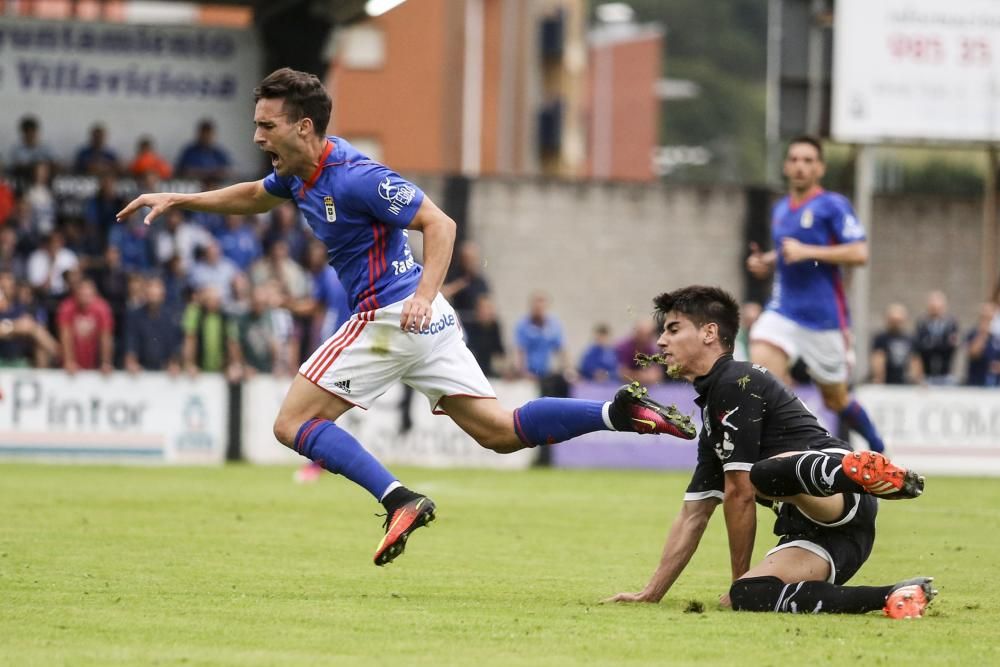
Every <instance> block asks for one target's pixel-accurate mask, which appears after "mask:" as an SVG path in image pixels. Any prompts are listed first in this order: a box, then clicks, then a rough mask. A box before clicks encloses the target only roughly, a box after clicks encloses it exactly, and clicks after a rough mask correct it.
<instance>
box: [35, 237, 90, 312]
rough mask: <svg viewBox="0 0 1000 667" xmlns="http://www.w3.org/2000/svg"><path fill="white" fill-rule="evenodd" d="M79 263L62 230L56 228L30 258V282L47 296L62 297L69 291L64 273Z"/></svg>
mask: <svg viewBox="0 0 1000 667" xmlns="http://www.w3.org/2000/svg"><path fill="white" fill-rule="evenodd" d="M78 264H79V261H78V260H77V257H76V254H74V253H73V251H71V250H69V249H67V248H66V247H65V241H64V239H63V234H62V232H61V231H59V230H58V229H57V230H54V231H53V232H52V233H51V234H49V235H48V236H47V237H45V239H44V240H43V243H42V245H41V247H39V248H38V249H37V250H35V252H33V253H31V256H30V257H29V258H28V282H29V283H31V286H32V287H34V288H35V289H37V290H39V292H40V293H41V294H43V295H45V296H48V297H62V296H63V295H65V294H66V292H67V291H68V288H67V286H66V281H65V278H64V274H65V273H66V271H69V270H71V269H75V268H76V267H77V265H78Z"/></svg>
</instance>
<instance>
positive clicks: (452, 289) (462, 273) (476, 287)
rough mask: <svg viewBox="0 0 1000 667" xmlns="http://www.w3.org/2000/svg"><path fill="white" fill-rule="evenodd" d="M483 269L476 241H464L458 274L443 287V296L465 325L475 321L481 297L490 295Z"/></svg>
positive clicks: (459, 249) (460, 252) (460, 251)
mask: <svg viewBox="0 0 1000 667" xmlns="http://www.w3.org/2000/svg"><path fill="white" fill-rule="evenodd" d="M482 268H483V260H482V257H481V255H480V252H479V246H478V245H477V244H476V242H475V241H463V242H462V244H461V245H460V246H459V247H458V269H459V270H458V273H457V274H456V275H455V277H454V279H452V280H449V281H448V282H447V283H445V284H444V285H443V286H442V287H441V294H443V295H444V297H445V298H446V299H448V302H449V303H451V305H452V307H453V308H454V309H455V312H456V313H458V317H459V319H460V320H461V321H462V324H463V325H464V324H465V323H466V322H471V321H472V320H473V319H474V317H475V311H476V308H477V307H478V304H479V297H480V296H482V295H483V294H489V293H490V286H489V283H487V282H486V279H485V278H483V276H482V273H481V272H482Z"/></svg>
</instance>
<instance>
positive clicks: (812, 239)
mask: <svg viewBox="0 0 1000 667" xmlns="http://www.w3.org/2000/svg"><path fill="white" fill-rule="evenodd" d="M825 170H826V165H825V164H824V162H823V147H822V145H821V144H820V143H819V140H817V139H815V138H813V137H809V136H803V137H798V138H796V139H793V140H792V141H791V143H790V144H789V145H788V153H787V154H786V155H785V165H784V172H785V177H786V178H787V179H788V188H789V193H788V195H787V196H786V197H784V198H783V199H782V200H781V201H779V202H778V204H777V205H776V206H775V207H774V211H773V213H772V216H771V234H772V238H773V240H774V249H773V250H771V251H769V252H761V251H760V249H759V248H758V247H757V246H756V244H754V245H752V246H751V254H750V257H749V258H748V259H747V269H748V270H749V271H750V273H751V274H753V275H754V276H755V277H757V278H766V277H768V276H770V275H771V274H772V273H773V274H774V276H775V280H774V289H773V291H772V294H771V300H770V302H768V304H767V307H766V308H765V310H764V313H763V314H762V315H761V316H760V318H759V319H758V320H757V322H756V323H755V324H754V326H753V328H752V329H751V330H750V358H751V360H752V361H753V362H754V363H756V364H760V365H761V366H764V367H765V368H767V369H768V370H769V371H771V373H773V374H774V375H775V376H777V377H778V378H781V379H782V380H783V381H784V382H785V384H790V375H789V370H790V368H791V366H792V365H793V364H795V362H796V361H798V360H799V359H802V360H803V361H804V362H805V364H806V367H807V368H808V369H809V374H810V375H811V376H812V378H813V381H815V383H816V386H817V387H819V390H820V393H821V394H822V395H823V402H824V403H825V404H826V407H827V408H829V409H830V410H833V411H834V412H836V413H837V414H838V415H839V416H840V418H841V419H842V420H843V421H844V423H845V424H846V425H847V426H848V428H850V429H852V430H854V431H857V432H858V433H860V434H861V436H862V437H864V439H865V440H867V441H868V446H869V447H870V448H871V449H872V450H873V451H876V452H881V451H884V450H885V445H884V444H883V442H882V438H881V437H879V434H878V431H877V430H876V429H875V425H874V424H873V423H872V420H871V419H870V418H869V417H868V413H867V412H865V410H864V408H862V407H861V405H860V404H859V403H858V402H857V401H856V400H855V399H854V398H853V397H852V396H851V393H850V390H849V388H848V374H849V370H850V369H849V363H848V348H849V344H850V342H849V338H850V332H849V329H848V327H849V319H848V312H847V298H846V295H845V293H844V282H843V271H842V269H841V267H844V266H860V265H863V264H866V263H867V262H868V242H867V240H866V237H865V229H864V227H863V226H862V225H861V223H860V222H859V221H858V218H857V216H855V214H854V210H853V209H852V208H851V204H850V202H848V201H847V198H846V197H844V196H843V195H840V194H837V193H836V192H827V191H826V190H824V189H823V188H822V187H820V184H819V183H820V179H821V178H822V177H823V173H824V172H825Z"/></svg>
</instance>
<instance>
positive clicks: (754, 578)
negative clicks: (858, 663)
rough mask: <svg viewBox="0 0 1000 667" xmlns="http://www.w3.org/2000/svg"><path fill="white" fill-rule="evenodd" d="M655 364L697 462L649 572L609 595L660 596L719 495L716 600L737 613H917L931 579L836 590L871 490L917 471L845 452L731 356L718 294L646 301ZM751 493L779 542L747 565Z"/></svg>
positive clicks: (853, 553)
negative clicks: (721, 523) (676, 403)
mask: <svg viewBox="0 0 1000 667" xmlns="http://www.w3.org/2000/svg"><path fill="white" fill-rule="evenodd" d="M654 304H655V305H656V313H657V318H658V322H659V324H660V325H661V327H662V332H663V333H662V335H661V336H660V339H659V341H657V344H658V345H659V347H660V350H661V355H660V357H659V361H661V363H664V364H665V365H666V366H667V370H668V373H669V374H670V375H672V376H673V377H676V378H683V379H686V380H688V381H691V382H693V383H694V387H695V390H696V391H697V393H698V397H697V399H696V403H697V404H698V405H699V406H700V407H701V410H702V424H703V425H702V431H701V433H700V435H699V440H698V464H697V467H696V468H695V471H694V475H693V477H692V479H691V483H690V484H689V486H688V489H687V492H686V493H685V495H684V505H683V507H682V508H681V512H680V514H679V515H678V517H677V519H676V520H675V521H674V524H673V526H672V527H671V529H670V533H669V535H668V537H667V543H666V546H665V547H664V550H663V555H662V558H661V560H660V563H659V566H658V567H657V568H656V572H655V573H654V574H653V576H652V578H651V580H650V581H649V583H648V584H647V585H646V587H645V588H644V589H643V590H642V591H640V592H638V593H620V594H618V595H616V596H614V597H613V598H611V600H613V601H616V602H659V601H660V600H661V599H662V598H663V596H664V595H665V594H666V592H667V591H668V590H669V588H670V586H671V585H672V584H673V583H674V581H675V580H676V579H677V577H678V576H679V575H680V573H681V572H682V571H683V569H684V567H685V566H686V565H687V563H688V561H689V560H690V558H691V556H692V555H693V554H694V552H695V550H697V548H698V543H699V541H700V540H701V536H702V534H703V533H704V531H705V526H706V525H707V524H708V520H709V518H710V517H711V515H712V512H713V511H714V510H715V508H716V506H717V505H718V504H719V503H720V502H721V503H722V505H723V512H724V514H725V518H726V528H727V532H728V534H729V551H730V560H731V565H732V575H733V584H732V586H731V588H730V589H729V592H728V593H727V594H726V595H723V596H722V599H721V602H722V604H723V605H726V606H732V608H733V609H736V610H743V611H778V612H792V613H796V612H801V613H817V612H823V613H854V614H857V613H865V612H869V611H875V610H879V609H882V610H883V611H884V612H885V614H886V615H887V616H890V617H893V618H913V617H919V616H922V615H923V613H924V610H925V608H926V606H927V604H928V603H929V602H930V600H931V598H933V597H934V595H935V594H936V591H935V590H933V589H932V588H931V581H932V580H931V578H929V577H919V578H915V579H909V580H906V581H902V582H899V583H896V584H891V585H886V586H845V585H844V584H845V583H847V581H848V580H849V579H850V578H851V577H852V576H854V574H855V573H856V572H857V571H858V570H859V569H860V568H861V566H862V564H864V562H865V560H867V558H868V556H869V554H871V551H872V546H873V544H874V541H875V515H876V514H877V512H878V501H877V499H878V498H882V499H885V500H895V499H904V498H916V497H917V496H919V495H920V494H921V493H922V492H923V488H924V479H923V477H921V476H919V475H917V474H916V473H914V472H912V471H909V470H905V469H903V468H901V467H899V466H896V465H894V464H893V463H892V462H890V461H889V460H888V459H887V458H885V457H884V456H882V455H881V454H878V453H875V452H868V451H865V452H852V451H850V448H849V446H848V445H847V444H846V443H844V442H842V441H841V440H838V439H837V438H834V437H832V436H831V435H830V434H829V433H828V432H827V431H826V430H825V429H824V428H823V427H822V426H820V424H819V422H818V421H817V420H816V417H815V416H814V415H813V414H812V413H811V412H810V411H809V410H808V409H807V408H806V407H805V405H804V404H803V403H802V401H801V400H800V399H799V398H797V397H796V396H795V395H794V394H793V393H792V392H791V391H789V390H788V389H787V388H786V387H785V386H784V385H783V384H782V383H781V382H779V381H778V380H776V379H775V378H774V377H772V376H771V375H770V374H769V373H768V372H767V370H766V369H764V368H763V367H760V366H754V365H752V364H750V363H747V362H738V361H734V360H733V357H732V350H733V342H734V340H735V339H736V333H737V331H738V329H739V306H738V305H737V303H736V301H735V300H734V299H733V298H732V296H730V295H729V294H728V293H726V292H725V291H723V290H721V289H719V288H714V287H702V286H692V287H686V288H683V289H679V290H676V291H674V292H668V293H664V294H661V295H660V296H658V297H657V298H656V299H655V300H654ZM755 500H757V501H760V502H762V503H764V504H766V505H767V506H769V507H772V508H773V509H774V510H775V512H776V514H777V520H776V521H775V525H774V532H775V534H776V535H778V536H779V540H778V544H777V546H775V548H774V549H771V550H770V551H769V552H768V553H767V555H766V556H765V557H764V560H763V562H761V563H760V564H758V565H756V566H755V567H753V568H751V567H750V557H751V553H752V552H753V542H754V535H755V532H756V527H757V515H756V506H755Z"/></svg>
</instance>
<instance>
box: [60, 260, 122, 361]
mask: <svg viewBox="0 0 1000 667" xmlns="http://www.w3.org/2000/svg"><path fill="white" fill-rule="evenodd" d="M56 321H57V322H58V324H59V340H60V342H61V343H62V351H63V368H65V369H66V370H67V371H68V372H69V373H75V372H76V371H77V370H95V369H100V370H101V372H102V373H108V372H110V371H111V370H112V359H113V358H114V342H113V331H114V320H113V319H112V316H111V308H110V307H109V306H108V303H107V301H105V300H104V299H102V298H101V297H100V295H98V293H97V288H96V287H95V286H94V282H93V281H92V280H90V279H89V278H85V279H83V280H81V281H80V282H79V283H77V285H76V288H75V289H74V290H73V294H72V296H69V297H67V298H66V299H65V300H64V301H63V302H62V303H61V304H59V311H58V314H57V316H56Z"/></svg>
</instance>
